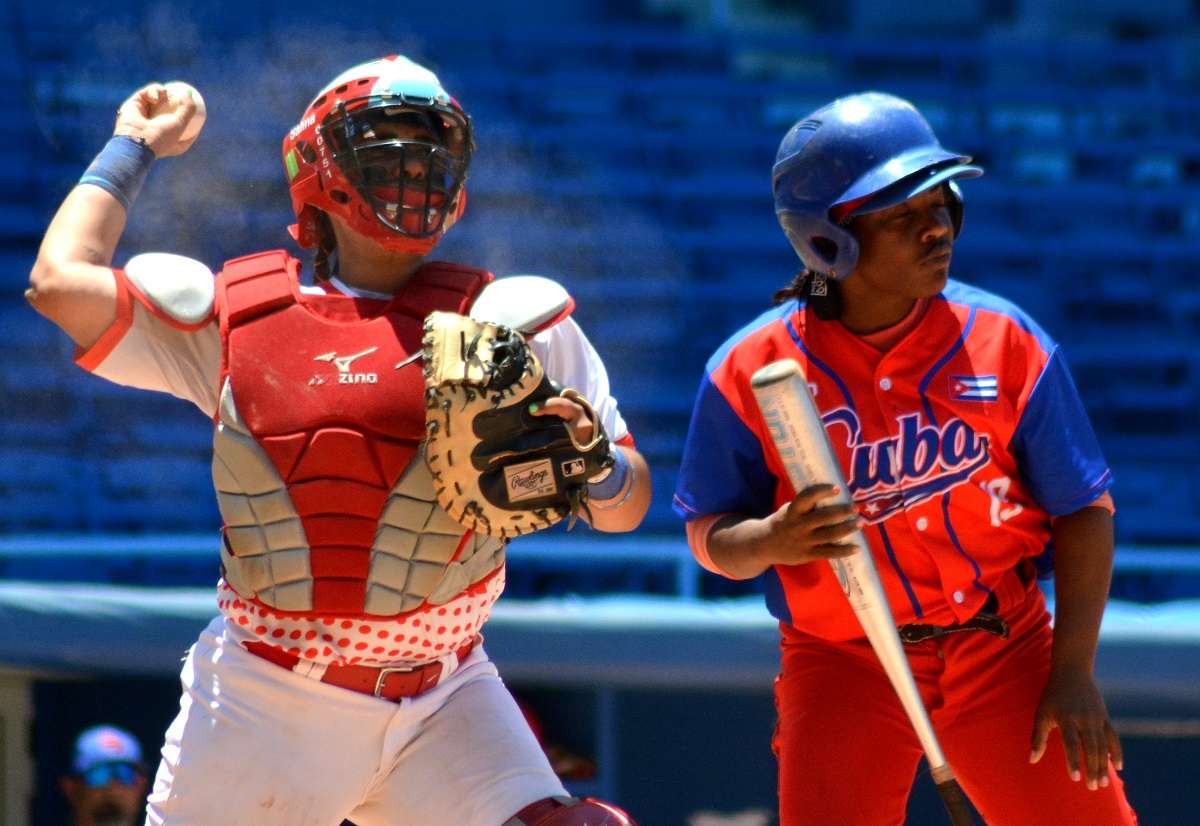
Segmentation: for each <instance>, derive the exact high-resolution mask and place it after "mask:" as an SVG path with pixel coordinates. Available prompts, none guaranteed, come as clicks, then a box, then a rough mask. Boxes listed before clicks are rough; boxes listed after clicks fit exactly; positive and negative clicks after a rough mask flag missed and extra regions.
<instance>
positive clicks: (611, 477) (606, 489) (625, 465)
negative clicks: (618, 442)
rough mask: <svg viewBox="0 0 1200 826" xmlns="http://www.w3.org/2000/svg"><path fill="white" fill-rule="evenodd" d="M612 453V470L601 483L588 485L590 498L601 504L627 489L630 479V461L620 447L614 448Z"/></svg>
mask: <svg viewBox="0 0 1200 826" xmlns="http://www.w3.org/2000/svg"><path fill="white" fill-rule="evenodd" d="M612 453H613V465H612V470H610V471H609V473H608V475H607V476H605V477H604V478H603V479H601V480H600V481H599V482H594V483H592V484H590V485H588V497H589V498H591V499H594V500H598V501H600V502H603V501H604V500H605V499H612V498H613V497H615V496H616V495H617V494H618V493H620V492H621V490H622V489H623V488H624V487H625V480H626V479H628V478H629V460H628V459H626V458H625V451H623V450H621V449H620V448H619V447H614V448H613V452H612Z"/></svg>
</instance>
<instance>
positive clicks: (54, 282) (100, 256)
mask: <svg viewBox="0 0 1200 826" xmlns="http://www.w3.org/2000/svg"><path fill="white" fill-rule="evenodd" d="M124 230H125V208H124V207H123V206H122V205H121V202H120V201H118V200H117V199H116V198H115V197H114V196H112V195H111V194H109V193H108V192H106V191H104V190H103V189H100V188H99V187H95V186H77V187H75V188H74V189H73V190H71V192H70V194H68V195H67V197H66V200H64V201H63V204H62V206H60V207H59V209H58V212H57V213H56V214H55V216H54V219H53V220H52V221H51V222H50V226H49V228H48V229H47V230H46V234H45V236H44V237H43V239H42V245H41V248H40V249H39V250H38V257H37V261H36V262H35V263H34V265H33V269H32V270H31V271H30V273H29V289H28V290H27V291H26V292H25V297H26V299H27V300H28V301H29V303H30V304H32V305H33V307H34V309H36V310H37V311H38V312H39V313H41V314H42V315H44V316H46V318H48V319H50V320H51V321H53V322H54V323H55V324H57V325H58V326H59V327H61V328H62V330H63V332H65V333H66V334H67V335H69V336H70V337H71V338H72V339H74V341H75V343H76V344H78V345H79V346H80V347H85V348H86V347H90V346H91V345H92V344H94V343H95V342H96V341H97V339H99V338H100V335H101V334H102V333H103V332H104V331H105V330H106V329H108V327H109V325H111V324H112V321H113V318H114V317H115V315H116V294H117V291H116V284H115V283H114V282H113V277H112V273H111V272H110V271H109V269H108V265H109V264H110V263H111V262H112V257H113V253H114V251H115V250H116V248H117V242H118V241H119V240H120V238H121V233H122V232H124Z"/></svg>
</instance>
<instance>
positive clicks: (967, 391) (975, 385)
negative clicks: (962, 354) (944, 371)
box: [950, 376, 1000, 402]
mask: <svg viewBox="0 0 1200 826" xmlns="http://www.w3.org/2000/svg"><path fill="white" fill-rule="evenodd" d="M999 395H1000V382H999V381H998V380H997V379H996V377H995V376H951V377H950V398H951V400H953V401H957V402H994V401H996V399H997V398H998V397H999Z"/></svg>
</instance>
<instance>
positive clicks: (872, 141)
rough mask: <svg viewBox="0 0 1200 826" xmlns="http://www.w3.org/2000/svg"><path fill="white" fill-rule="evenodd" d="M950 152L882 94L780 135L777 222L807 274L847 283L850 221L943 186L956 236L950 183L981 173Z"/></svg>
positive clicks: (774, 182) (775, 173)
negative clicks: (848, 223) (945, 185)
mask: <svg viewBox="0 0 1200 826" xmlns="http://www.w3.org/2000/svg"><path fill="white" fill-rule="evenodd" d="M970 161H971V157H970V156H969V155H959V154H956V153H954V152H948V151H946V150H945V149H943V148H942V145H941V144H940V143H938V139H937V137H936V136H935V135H934V134H933V129H931V128H930V126H929V124H928V123H927V122H926V120H925V118H923V117H922V116H921V113H920V112H918V111H917V110H916V108H915V107H914V106H913V105H912V104H911V103H909V102H908V101H907V100H903V99H901V98H898V97H895V96H893V95H888V94H883V93H881V92H864V93H862V94H858V95H851V96H850V97H844V98H839V99H838V100H835V101H834V102H833V103H830V104H827V105H826V106H822V107H821V108H820V109H818V110H817V111H815V112H813V113H812V114H811V115H809V116H808V117H806V118H804V119H803V120H801V121H799V122H798V123H796V124H795V125H794V126H793V127H792V128H791V129H789V130H788V133H787V134H786V135H784V137H783V141H782V142H781V143H780V144H779V152H778V153H777V154H776V156H775V166H774V167H773V168H772V170H771V188H772V190H773V191H774V193H775V214H776V215H777V216H778V218H779V223H780V224H781V225H782V226H783V231H784V233H785V234H786V235H787V237H788V240H789V241H790V242H791V244H792V246H793V247H794V248H795V250H796V253H797V254H798V255H799V256H800V260H801V261H803V262H804V266H805V267H807V268H808V269H809V270H811V271H813V272H816V273H821V274H823V275H826V276H829V277H831V278H845V277H846V276H847V275H849V274H850V271H851V270H853V269H854V265H855V263H856V262H857V261H858V242H857V241H856V240H855V239H854V236H853V235H851V234H850V232H849V231H848V230H847V229H846V227H845V222H847V221H849V219H850V218H852V217H854V216H855V215H862V214H864V213H867V212H875V211H877V210H881V209H887V208H888V207H890V206H895V205H896V204H899V203H901V202H903V201H906V200H908V199H909V198H911V197H913V196H914V195H917V194H920V193H922V192H924V191H926V190H927V189H932V188H933V187H935V186H939V185H941V184H948V185H949V190H950V201H951V203H950V206H951V217H952V218H953V221H954V232H955V234H956V235H957V234H958V230H959V229H960V228H961V226H962V194H961V193H960V192H959V191H958V186H957V185H956V184H954V183H953V180H954V179H955V178H974V177H977V176H979V175H982V174H983V169H981V168H980V167H978V166H973V165H971V163H970Z"/></svg>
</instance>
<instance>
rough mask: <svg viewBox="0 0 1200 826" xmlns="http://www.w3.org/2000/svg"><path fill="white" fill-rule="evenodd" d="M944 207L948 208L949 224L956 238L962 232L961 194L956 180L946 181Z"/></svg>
mask: <svg viewBox="0 0 1200 826" xmlns="http://www.w3.org/2000/svg"><path fill="white" fill-rule="evenodd" d="M946 207H947V208H948V209H949V210H950V225H951V226H952V227H954V237H955V238H957V237H958V236H959V235H961V234H962V225H963V194H962V189H961V188H960V187H959V185H958V181H946Z"/></svg>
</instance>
